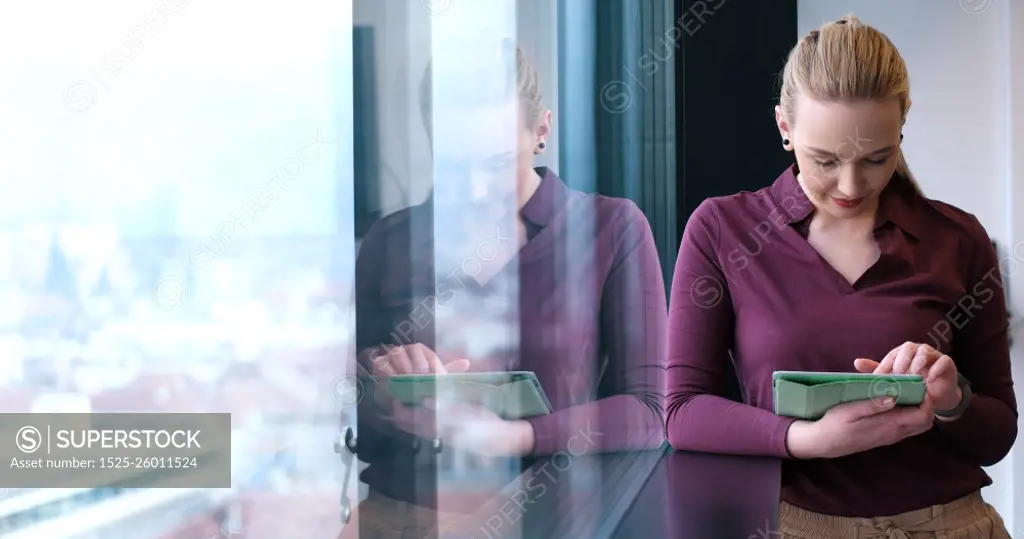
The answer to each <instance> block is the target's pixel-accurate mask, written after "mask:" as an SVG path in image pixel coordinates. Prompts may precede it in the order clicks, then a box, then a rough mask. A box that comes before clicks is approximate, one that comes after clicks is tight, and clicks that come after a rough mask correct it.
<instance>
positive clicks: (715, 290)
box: [666, 167, 1017, 517]
mask: <svg viewBox="0 0 1024 539" xmlns="http://www.w3.org/2000/svg"><path fill="white" fill-rule="evenodd" d="M812 212H813V206H812V205H811V203H810V201H809V200H808V198H807V196H806V195H805V194H804V192H803V190H802V189H801V187H800V185H799V183H798V182H797V179H796V171H795V168H793V167H791V168H790V169H788V170H786V171H785V172H784V173H783V174H782V175H781V176H780V177H779V178H778V179H777V180H776V181H775V183H774V184H773V185H772V186H771V187H768V188H765V189H762V190H760V191H757V192H743V193H738V194H735V195H731V196H725V197H716V198H711V199H708V200H706V201H704V202H703V203H702V204H701V205H700V207H698V208H697V210H696V211H695V212H694V213H693V215H692V216H691V218H690V220H689V222H688V223H687V225H686V230H685V232H684V235H683V241H682V244H681V246H680V248H679V258H678V260H677V262H676V268H675V277H674V279H673V285H672V296H671V299H670V302H669V303H670V306H671V307H670V311H669V365H668V372H667V374H666V377H667V382H668V396H667V399H668V400H667V403H666V404H667V417H668V438H669V441H670V442H671V444H672V445H673V446H674V447H676V448H677V449H689V450H696V451H708V452H714V453H731V454H740V455H768V456H775V457H780V458H784V459H787V460H785V461H784V463H783V484H782V499H784V500H786V501H788V502H790V503H792V504H794V505H797V506H799V507H803V508H806V509H809V510H812V511H817V512H821V513H827V514H832V515H843V516H852V517H876V516H884V515H892V514H896V513H901V512H904V511H910V510H914V509H920V508H922V507H926V506H928V505H932V504H941V503H945V502H949V501H951V500H953V499H956V498H958V497H960V496H963V495H965V494H968V493H970V492H973V491H976V490H978V489H979V488H981V487H984V486H986V485H989V484H991V482H992V481H991V479H990V478H989V477H988V476H987V475H986V474H985V472H984V470H982V466H988V465H991V464H994V463H996V462H998V461H999V460H1000V459H1002V458H1003V457H1004V456H1006V454H1007V453H1008V452H1009V450H1010V447H1011V446H1012V445H1013V442H1014V440H1015V438H1016V436H1017V411H1016V399H1015V397H1014V391H1013V380H1012V379H1011V372H1010V354H1009V349H1008V343H1007V331H1008V317H1007V310H1006V302H1005V296H1004V291H1003V288H1002V285H1001V279H1000V272H999V264H998V261H997V259H996V253H995V250H994V249H993V247H992V244H991V243H990V240H989V237H988V234H987V233H986V232H985V230H984V228H983V227H982V225H981V224H980V223H979V222H978V219H977V218H975V217H974V216H973V215H971V214H968V213H965V212H963V211H961V210H959V209H957V208H955V207H953V206H950V205H948V204H944V203H942V202H937V201H934V200H929V199H926V198H924V197H922V196H921V195H919V194H917V193H915V192H914V191H913V190H912V189H910V188H909V184H908V183H907V182H905V181H904V180H902V179H901V178H898V177H897V178H894V179H893V181H892V182H891V183H890V185H889V187H887V188H886V190H885V191H884V192H883V193H882V198H881V201H880V203H879V211H878V216H877V220H876V226H875V238H876V239H877V241H878V243H879V246H880V248H881V257H880V259H879V260H878V261H877V262H876V263H875V264H874V265H873V266H872V267H871V268H870V269H869V270H868V271H867V272H865V274H864V275H863V276H862V277H860V278H859V279H858V280H857V282H856V283H854V284H853V285H851V284H850V283H849V282H848V281H847V280H846V279H845V278H844V277H843V276H842V275H840V274H839V272H837V271H836V270H835V269H833V268H832V267H831V266H829V265H828V263H826V262H825V261H824V259H823V258H822V257H821V256H820V255H818V253H817V252H816V251H815V250H814V248H813V247H811V245H810V244H809V243H808V242H807V240H806V230H807V223H808V222H809V220H810V216H811V214H812ZM905 341H914V342H920V343H926V344H930V345H932V346H934V347H936V348H937V349H939V350H941V351H942V352H944V353H947V354H949V355H950V356H951V357H952V358H953V360H954V362H955V363H956V366H957V369H958V370H959V371H960V372H961V373H962V374H964V375H965V376H966V377H967V378H968V379H970V381H971V382H972V386H973V390H974V399H973V400H972V401H971V404H970V407H969V408H968V410H967V412H966V413H965V414H964V416H963V417H961V418H960V419H958V420H957V421H954V422H950V423H936V426H935V427H934V428H933V429H931V430H930V431H928V432H926V433H924V434H921V435H918V436H914V437H912V438H908V439H906V440H903V441H901V442H899V443H897V444H895V445H892V446H888V447H880V448H876V449H872V450H870V451H865V452H862V453H858V454H854V455H849V456H846V457H842V458H837V459H811V460H795V459H791V458H790V456H789V455H788V453H787V451H786V430H787V429H788V427H789V426H790V424H791V423H792V420H791V419H787V418H783V417H779V416H776V415H775V414H774V413H772V409H773V408H772V372H773V371H776V370H806V371H835V372H854V371H855V369H854V366H853V360H854V359H855V358H858V357H865V358H871V359H875V360H881V359H882V358H883V357H884V356H885V355H886V354H887V353H888V352H889V351H890V350H892V349H893V348H896V347H897V346H899V345H900V344H902V343H904V342H905ZM730 350H731V352H732V361H733V362H734V365H735V368H736V371H737V375H738V377H739V382H740V386H741V388H742V390H743V394H744V399H745V401H746V404H745V405H743V404H738V403H735V402H731V401H729V400H726V399H724V398H722V397H720V396H718V395H720V394H721V392H722V388H723V385H724V384H725V381H724V380H723V377H724V374H723V373H725V372H726V371H725V367H726V365H727V363H726V362H727V361H730Z"/></svg>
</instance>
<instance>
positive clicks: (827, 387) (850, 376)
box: [772, 371, 926, 421]
mask: <svg viewBox="0 0 1024 539" xmlns="http://www.w3.org/2000/svg"><path fill="white" fill-rule="evenodd" d="M772 389H773V391H772V394H773V399H774V405H775V413H776V414H777V415H781V416H786V417H795V418H797V419H807V420H812V421H813V420H815V419H820V418H821V417H822V416H823V415H825V412H827V411H828V410H829V408H832V407H833V406H836V405H839V404H844V403H847V402H855V401H861V400H869V399H876V400H881V399H883V398H885V397H892V398H894V399H896V406H918V405H920V404H921V403H922V402H924V397H925V393H926V390H925V383H924V379H923V378H922V377H921V376H920V375H918V374H871V373H861V372H808V371H775V372H774V373H772Z"/></svg>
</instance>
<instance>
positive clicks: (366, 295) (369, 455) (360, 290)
mask: <svg viewBox="0 0 1024 539" xmlns="http://www.w3.org/2000/svg"><path fill="white" fill-rule="evenodd" d="M385 247H386V238H385V237H384V235H383V234H381V233H380V230H379V229H378V228H377V227H374V228H371V230H370V232H369V233H368V234H367V235H366V238H365V239H364V240H363V243H362V245H361V246H360V249H359V253H358V254H357V255H356V267H355V274H356V275H355V288H356V290H355V300H356V305H355V307H356V308H355V310H356V358H355V365H353V367H354V368H355V370H356V373H355V374H356V376H357V378H358V379H359V384H360V386H361V388H362V390H363V391H362V392H361V395H360V398H359V401H358V404H357V405H356V414H357V421H356V422H357V424H358V429H357V430H358V432H359V446H360V447H359V456H360V458H361V459H362V460H363V461H365V462H371V461H372V459H373V458H374V457H375V456H378V455H380V456H383V457H384V458H387V456H386V455H387V453H386V452H381V451H379V449H380V448H381V447H382V446H381V444H387V443H388V442H389V441H391V442H394V441H400V442H402V443H408V444H411V443H413V437H412V436H410V435H409V434H407V433H405V432H403V431H401V430H399V429H397V428H396V427H395V426H394V425H393V423H392V422H391V421H390V419H389V415H390V413H392V407H393V406H396V405H397V404H396V403H395V402H393V401H394V400H393V399H388V398H386V395H385V393H386V391H385V390H384V389H381V388H380V384H379V382H378V380H377V379H375V378H374V377H373V376H372V375H371V373H372V372H373V368H372V362H373V359H374V356H375V355H376V354H380V353H382V352H384V347H385V346H386V345H387V344H388V343H389V342H390V341H391V340H392V337H391V332H392V331H393V328H391V327H389V321H390V320H389V318H388V317H387V316H386V312H384V306H383V303H382V301H381V297H380V286H379V279H378V276H379V275H380V271H379V268H381V267H384V266H385V264H386V263H387V260H386V249H385ZM381 397H385V398H381Z"/></svg>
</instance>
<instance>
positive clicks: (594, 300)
mask: <svg viewBox="0 0 1024 539" xmlns="http://www.w3.org/2000/svg"><path fill="white" fill-rule="evenodd" d="M537 171H538V173H539V174H540V175H541V177H542V181H541V184H540V186H539V188H538V189H537V191H536V193H535V194H534V195H533V196H532V197H531V198H530V200H529V201H528V202H527V203H526V205H525V206H524V207H523V208H522V210H521V216H522V217H523V218H524V220H525V222H526V225H527V230H528V235H527V238H528V240H527V242H526V244H525V245H524V246H523V247H522V248H521V249H520V250H519V251H518V254H517V255H516V257H515V258H514V259H513V261H512V262H511V263H509V264H508V266H506V271H515V270H517V271H518V274H512V275H513V277H512V278H513V279H514V280H515V281H516V282H517V283H518V315H517V316H515V317H514V320H509V321H508V323H509V325H510V326H512V327H515V326H518V338H517V339H516V341H517V342H515V343H513V346H511V347H508V349H507V350H506V351H505V352H495V353H493V354H491V357H469V358H467V359H470V360H471V361H472V362H473V367H472V370H477V371H487V370H491V371H493V370H525V371H533V372H534V373H536V375H537V377H538V379H539V381H540V383H541V385H542V386H543V388H544V391H545V393H546V394H547V396H548V398H549V400H550V401H551V404H552V407H553V408H554V412H553V413H551V414H550V415H546V416H542V417H536V418H533V419H530V420H529V421H530V423H531V424H532V425H533V428H534V431H535V433H536V446H535V448H534V450H533V455H534V456H537V455H552V454H555V453H558V452H568V453H570V454H571V453H574V452H575V453H579V452H581V451H586V452H587V453H594V452H603V451H618V450H629V449H646V448H651V447H657V446H659V445H660V444H661V443H663V441H664V439H665V438H664V417H663V406H664V376H663V374H664V357H665V345H666V341H667V338H666V325H667V306H666V297H665V296H666V294H665V286H664V283H663V280H662V276H661V275H662V274H661V269H660V263H659V260H658V255H657V250H656V248H655V244H654V239H653V236H652V234H651V229H650V226H649V224H648V222H647V219H646V217H645V216H644V214H643V213H642V212H641V211H640V210H639V208H637V206H636V205H635V204H634V203H633V202H632V201H629V200H626V199H617V198H609V197H605V196H600V195H593V194H584V193H581V192H578V191H575V190H572V189H569V188H567V187H566V185H565V184H564V183H563V182H562V180H561V179H559V178H558V176H556V175H555V174H554V173H553V172H551V171H550V170H548V169H546V168H540V169H537ZM433 211H434V204H432V202H431V201H428V202H427V203H425V204H422V205H419V206H415V207H412V208H408V209H405V210H402V211H399V212H397V213H395V214H392V215H390V216H388V217H386V218H384V219H382V220H381V221H379V222H378V223H376V224H375V225H374V226H373V227H372V228H371V230H370V231H369V233H368V234H367V236H366V238H365V239H364V241H363V244H362V246H361V248H360V250H359V254H358V257H357V260H356V294H357V296H356V345H357V349H358V350H359V351H361V352H363V354H361V355H360V361H366V358H367V357H368V355H367V354H365V352H366V351H367V350H372V349H374V348H378V349H379V348H381V347H384V346H389V345H396V344H410V343H422V344H425V345H426V346H429V347H430V348H431V349H433V350H437V348H436V347H435V343H437V342H438V341H439V340H442V341H443V340H445V338H446V337H451V336H450V335H438V334H437V332H438V330H437V328H436V327H435V319H434V317H432V316H430V313H429V312H424V311H425V310H427V311H429V309H430V308H431V307H432V306H434V305H436V304H438V302H443V301H447V298H450V299H451V301H453V302H454V301H464V302H465V301H468V302H470V304H464V305H466V306H467V308H471V307H472V306H473V305H472V304H482V303H483V302H485V301H487V298H488V296H489V295H490V294H492V293H499V292H496V291H494V290H490V289H489V288H490V286H489V285H484V286H481V285H479V284H477V282H476V281H474V280H473V279H470V278H468V277H465V276H463V277H461V278H460V277H459V276H457V275H456V276H451V275H440V276H438V275H435V271H434V260H435V256H434V254H435V252H434V238H433V237H432V236H433V235H432V234H431V233H430V231H432V230H433ZM425 231H426V232H425ZM501 240H502V237H501V236H499V238H498V241H499V242H501ZM470 266H472V264H470V265H468V266H467V265H466V264H463V268H466V271H470V270H469V269H468V267H470ZM439 273H440V272H439ZM496 280H500V279H496ZM442 287H443V289H442ZM410 320H411V321H414V323H410ZM447 331H451V330H450V329H448V330H447ZM439 353H441V351H439ZM441 355H442V359H443V360H445V361H450V360H452V359H457V358H452V357H444V355H443V354H441ZM364 367H365V368H367V369H368V368H369V365H367V364H364ZM365 383H372V382H365ZM358 428H359V458H360V459H361V460H364V461H366V462H368V463H369V464H370V466H369V467H368V468H367V469H366V470H365V471H364V472H363V473H362V474H361V479H362V480H363V481H364V482H366V483H367V484H368V485H370V486H371V488H375V489H377V490H379V491H381V492H382V493H384V494H386V495H389V496H391V497H393V498H397V499H403V500H406V501H412V502H414V503H418V504H420V505H427V506H430V505H432V504H433V503H434V501H433V498H434V491H435V490H436V479H435V477H436V465H437V458H440V457H433V456H432V455H430V454H429V453H428V452H427V451H424V450H421V451H419V452H418V453H417V452H416V451H415V449H414V448H415V446H416V443H415V442H414V441H413V440H412V439H411V437H409V436H408V435H405V434H403V433H401V432H398V431H396V430H395V429H394V428H393V427H391V426H389V425H388V423H387V421H386V420H382V419H381V418H380V414H378V413H377V409H376V408H375V407H374V406H373V405H372V403H371V402H370V399H363V400H362V401H361V402H360V407H359V420H358ZM584 442H585V443H584ZM574 444H575V446H574ZM584 446H585V447H584ZM526 460H527V462H526V464H529V459H526Z"/></svg>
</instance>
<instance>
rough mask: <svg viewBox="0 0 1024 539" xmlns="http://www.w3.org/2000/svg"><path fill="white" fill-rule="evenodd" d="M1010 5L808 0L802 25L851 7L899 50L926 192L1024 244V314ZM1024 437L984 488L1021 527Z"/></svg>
mask: <svg viewBox="0 0 1024 539" xmlns="http://www.w3.org/2000/svg"><path fill="white" fill-rule="evenodd" d="M1010 4H1011V2H1010V0H960V1H959V2H955V1H952V0H950V1H944V2H936V1H934V0H901V1H900V2H893V1H891V0H857V1H854V0H799V3H798V10H799V15H798V18H799V20H798V26H799V29H798V30H799V34H800V37H802V36H803V35H805V34H806V33H807V32H809V31H810V30H813V29H814V28H817V27H818V26H820V25H821V24H822V23H825V22H828V21H832V20H835V19H837V18H839V17H840V16H842V15H845V14H847V13H852V14H854V15H856V16H857V17H859V18H860V19H861V20H862V21H864V22H865V23H867V24H870V25H872V26H874V27H876V28H878V29H879V30H881V31H882V32H884V33H886V35H888V36H889V39H891V40H892V41H893V43H895V44H896V46H897V47H898V48H899V49H900V52H901V53H902V54H903V57H904V59H905V60H906V62H907V66H908V68H909V70H910V78H911V99H912V101H913V105H912V107H911V111H910V115H909V117H908V120H907V125H906V127H905V128H904V131H903V132H904V134H905V136H906V139H905V140H904V143H903V145H904V149H905V152H906V155H907V161H908V162H909V163H910V168H911V170H912V171H913V172H914V175H915V176H916V177H917V179H918V181H919V182H920V184H921V186H922V188H923V189H924V191H925V193H926V195H927V196H929V197H931V198H935V199H939V200H942V201H945V202H948V203H950V204H953V205H956V206H958V207H960V208H962V209H964V210H966V211H968V212H971V213H973V214H975V215H976V216H977V217H978V218H979V219H980V220H981V223H982V224H983V225H985V228H986V229H987V230H988V232H989V234H990V235H991V236H992V237H993V239H995V240H996V241H997V242H998V243H999V245H1000V246H1001V247H1002V248H1004V249H1006V248H1009V247H1012V246H1014V245H1017V244H1020V245H1021V247H1019V248H1018V249H1017V250H1016V251H1017V256H1016V257H1015V259H1014V260H1009V261H1007V264H1006V269H1008V270H1010V271H1009V272H1008V273H1010V276H1009V279H1008V280H1009V281H1010V284H1009V286H1010V290H1011V292H1012V293H1013V298H1012V301H1011V306H1010V309H1011V311H1012V312H1016V313H1022V314H1020V315H1018V318H1017V320H1016V321H1017V322H1020V320H1021V318H1024V271H1013V268H1015V267H1017V266H1020V265H1024V215H1022V214H1021V209H1024V37H1021V36H1020V35H1019V34H1020V32H1019V31H1017V30H1016V29H1019V28H1021V25H1022V24H1024V5H1022V3H1021V2H1019V1H1018V2H1017V3H1016V6H1014V7H1012V8H1011V5H1010ZM1014 21H1015V22H1016V25H1014V24H1013V23H1014ZM1011 29H1014V30H1015V31H1014V32H1011ZM1007 255H1009V256H1013V255H1012V254H1011V253H1007ZM1004 256H1006V255H1004ZM1016 327H1017V328H1018V329H1019V327H1021V325H1020V324H1019V323H1018V324H1016ZM1014 337H1015V340H1016V341H1017V343H1018V344H1017V345H1016V346H1015V349H1014V350H1013V352H1012V355H1013V362H1014V375H1015V376H1014V378H1015V379H1016V380H1017V381H1018V387H1019V388H1021V387H1024V385H1021V384H1020V382H1021V381H1024V368H1022V364H1024V352H1022V350H1024V335H1022V334H1021V332H1020V331H1016V333H1015V335H1014ZM1020 393H1021V389H1018V394H1020ZM1022 446H1024V444H1021V443H1018V444H1017V445H1016V446H1015V447H1014V449H1013V451H1012V453H1011V455H1010V456H1009V457H1007V458H1006V459H1004V460H1003V462H1001V463H999V464H998V465H996V466H994V467H992V468H990V469H989V470H988V472H989V474H990V475H991V476H992V477H993V479H994V480H995V484H994V485H993V486H992V487H989V488H988V489H985V492H984V493H983V494H984V496H985V498H986V499H987V500H988V502H989V503H991V504H992V505H994V506H995V507H996V508H997V509H998V510H999V512H1000V514H1001V515H1002V516H1003V518H1004V520H1006V523H1007V527H1008V528H1009V530H1010V531H1011V533H1012V534H1013V535H1014V536H1020V535H1021V534H1022V533H1024V470H1020V468H1022V466H1019V465H1017V463H1018V462H1024V460H1022V459H1024V448H1022ZM937 473H942V472H941V471H937ZM1015 515H1022V516H1021V517H1020V518H1016V519H1015V518H1014V517H1015Z"/></svg>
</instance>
